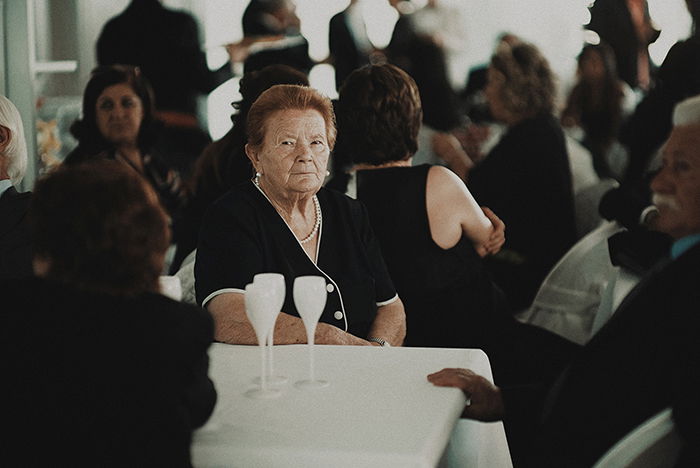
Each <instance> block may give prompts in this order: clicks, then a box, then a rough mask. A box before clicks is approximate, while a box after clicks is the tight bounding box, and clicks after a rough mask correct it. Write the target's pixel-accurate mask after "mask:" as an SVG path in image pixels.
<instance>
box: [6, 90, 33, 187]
mask: <svg viewBox="0 0 700 468" xmlns="http://www.w3.org/2000/svg"><path fill="white" fill-rule="evenodd" d="M0 125H2V126H3V127H6V128H8V129H9V130H10V142H9V143H8V145H7V147H6V148H5V151H4V152H3V153H1V154H0V157H1V158H5V159H6V161H7V174H8V175H9V176H10V180H11V181H12V184H13V185H17V184H19V183H20V182H21V180H22V178H23V177H24V172H25V171H26V169H27V142H26V140H25V139H24V127H23V126H22V116H20V115H19V111H18V110H17V108H16V107H15V105H14V104H12V101H10V100H9V99H7V98H6V97H5V96H3V95H1V94H0Z"/></svg>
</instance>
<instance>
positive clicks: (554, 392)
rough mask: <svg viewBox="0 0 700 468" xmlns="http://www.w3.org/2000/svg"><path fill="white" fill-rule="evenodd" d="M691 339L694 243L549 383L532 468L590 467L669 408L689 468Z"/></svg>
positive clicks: (694, 400) (698, 347)
mask: <svg viewBox="0 0 700 468" xmlns="http://www.w3.org/2000/svg"><path fill="white" fill-rule="evenodd" d="M699 333H700V245H696V246H695V247H693V248H692V249H690V250H689V251H687V252H686V253H685V254H683V255H682V256H681V257H679V258H678V259H676V260H675V261H673V262H670V263H665V264H663V265H661V266H659V267H657V268H656V269H655V270H653V271H652V272H651V273H650V275H648V276H647V277H645V278H644V279H643V280H642V281H641V282H640V283H639V284H638V285H637V287H636V288H635V289H633V290H632V292H630V293H629V294H628V296H627V297H626V298H625V300H624V301H623V302H622V304H620V306H619V308H618V309H617V312H616V313H615V315H613V317H612V318H611V319H610V321H609V322H608V323H607V324H606V325H605V326H604V327H603V328H602V329H601V330H600V332H599V333H598V334H596V335H595V336H594V337H593V339H591V341H590V342H589V343H588V344H587V345H586V346H585V347H584V348H583V349H582V350H581V352H580V354H578V355H577V357H576V358H575V359H574V360H573V361H572V362H571V364H570V365H569V367H568V368H567V369H566V371H565V372H564V373H563V374H562V375H561V376H560V378H559V380H558V381H557V382H556V383H555V384H554V386H553V388H552V389H551V391H550V392H549V395H548V397H547V400H546V401H545V404H544V410H543V412H542V419H541V426H540V428H539V431H538V438H539V444H538V446H539V450H538V453H537V456H536V458H537V462H536V463H534V464H533V466H556V467H568V466H572V467H584V466H585V467H589V466H592V465H593V463H595V461H596V460H597V459H598V458H600V457H601V456H602V455H603V454H604V453H605V451H606V450H607V449H609V448H610V447H611V446H612V445H614V444H615V443H616V442H617V441H618V440H619V439H621V438H622V437H623V436H624V435H625V434H627V433H628V432H629V431H631V430H632V429H634V428H635V427H636V426H637V425H639V424H641V423H642V422H643V421H645V420H646V419H648V418H650V417H651V416H653V415H654V414H656V413H657V412H659V411H661V410H662V409H664V408H666V407H669V406H670V407H673V411H674V413H673V415H674V419H675V422H676V425H677V427H678V430H679V432H680V434H681V436H682V437H683V438H684V439H685V446H686V451H685V456H686V457H687V458H686V459H685V461H686V462H687V465H688V466H692V464H691V463H690V458H693V457H696V456H697V453H698V447H699V446H700V434H699V433H698V421H700V404H699V402H700V399H699V398H698V388H700V340H699V339H698V334H699ZM509 396H513V395H508V394H507V393H506V405H507V407H508V405H509V402H508V400H509ZM510 403H511V405H512V406H514V407H513V409H516V411H517V410H518V409H519V410H523V409H524V410H527V408H525V407H521V408H518V403H522V402H517V401H514V400H511V401H510ZM513 403H515V405H513Z"/></svg>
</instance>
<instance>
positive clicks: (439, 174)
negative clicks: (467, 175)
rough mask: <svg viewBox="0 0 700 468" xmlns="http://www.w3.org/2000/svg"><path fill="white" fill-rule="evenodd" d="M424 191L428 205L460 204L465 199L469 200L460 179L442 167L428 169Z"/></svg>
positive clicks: (466, 190)
mask: <svg viewBox="0 0 700 468" xmlns="http://www.w3.org/2000/svg"><path fill="white" fill-rule="evenodd" d="M425 191H426V197H427V199H428V203H429V204H430V203H439V204H444V203H460V202H464V200H465V199H466V198H471V196H470V195H469V190H468V189H467V186H466V185H464V182H463V181H462V179H460V178H459V176H458V175H457V174H455V173H454V172H452V171H451V170H450V169H448V168H446V167H443V166H432V167H431V168H430V170H429V171H428V180H427V183H426V188H425Z"/></svg>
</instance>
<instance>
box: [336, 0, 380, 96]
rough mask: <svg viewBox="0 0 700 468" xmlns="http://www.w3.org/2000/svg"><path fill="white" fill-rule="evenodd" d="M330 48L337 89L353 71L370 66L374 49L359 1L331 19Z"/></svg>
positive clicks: (353, 0) (356, 0) (355, 1)
mask: <svg viewBox="0 0 700 468" xmlns="http://www.w3.org/2000/svg"><path fill="white" fill-rule="evenodd" d="M328 48H329V50H330V56H331V60H332V62H333V68H334V69H335V89H340V86H341V85H342V84H343V82H344V81H345V78H347V76H348V75H349V74H350V73H352V71H353V70H356V69H358V68H360V67H362V66H364V65H367V64H369V58H370V54H371V53H372V50H373V49H374V47H373V46H372V43H371V42H370V41H369V38H368V37H367V27H366V25H365V20H364V18H363V17H362V10H361V8H360V5H359V0H350V5H348V7H347V8H346V9H345V10H343V11H341V12H340V13H337V14H336V15H334V16H333V17H332V18H331V21H330V23H329V27H328Z"/></svg>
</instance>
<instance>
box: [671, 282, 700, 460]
mask: <svg viewBox="0 0 700 468" xmlns="http://www.w3.org/2000/svg"><path fill="white" fill-rule="evenodd" d="M684 274H685V275H687V277H686V278H685V280H684V281H688V282H690V281H692V283H693V284H692V285H691V286H690V287H689V288H687V289H686V291H685V293H684V294H683V293H682V292H681V293H680V294H675V295H674V296H675V297H673V298H672V297H669V299H671V300H672V302H671V306H670V307H669V308H668V309H667V312H668V313H672V314H673V316H674V317H669V321H672V324H673V328H672V329H671V331H670V333H669V336H672V337H673V339H674V342H675V343H676V344H677V351H676V356H675V359H674V360H673V362H674V366H675V368H676V371H675V372H673V374H672V375H673V380H672V382H671V385H672V389H673V405H672V406H673V420H674V423H675V425H676V429H677V430H678V433H679V434H680V436H681V439H682V440H683V446H682V449H681V456H680V459H679V460H678V463H677V465H676V466H680V467H691V466H693V467H696V466H700V425H699V422H700V399H698V388H700V345H699V343H698V339H697V330H698V329H700V316H699V315H698V314H697V305H698V304H699V303H700V288H698V287H697V285H698V281H697V279H696V280H694V281H693V280H692V279H690V278H692V277H695V278H697V277H698V276H697V274H698V273H697V268H696V269H695V271H688V272H685V273H684Z"/></svg>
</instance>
